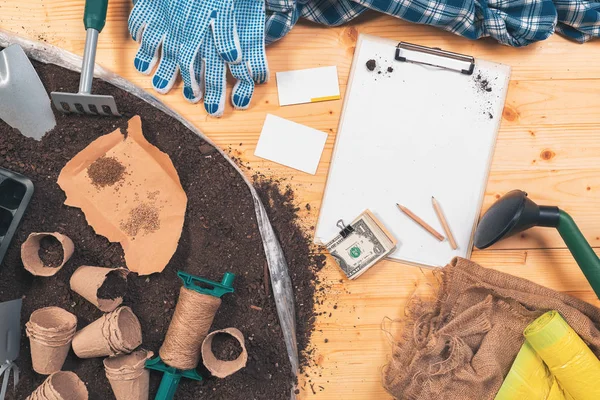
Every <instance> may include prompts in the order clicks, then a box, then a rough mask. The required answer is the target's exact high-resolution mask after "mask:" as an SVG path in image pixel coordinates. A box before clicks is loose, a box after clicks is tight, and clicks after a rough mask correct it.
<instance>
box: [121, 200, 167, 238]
mask: <svg viewBox="0 0 600 400" xmlns="http://www.w3.org/2000/svg"><path fill="white" fill-rule="evenodd" d="M121 229H122V230H123V231H124V232H125V233H126V234H128V235H129V236H131V237H135V236H137V235H138V234H139V233H140V232H141V233H152V232H156V231H157V230H158V229H160V218H159V212H158V208H156V207H155V206H153V205H150V204H148V203H142V204H140V205H139V206H137V207H135V208H133V209H132V210H131V211H130V212H129V219H128V220H127V221H123V222H121Z"/></svg>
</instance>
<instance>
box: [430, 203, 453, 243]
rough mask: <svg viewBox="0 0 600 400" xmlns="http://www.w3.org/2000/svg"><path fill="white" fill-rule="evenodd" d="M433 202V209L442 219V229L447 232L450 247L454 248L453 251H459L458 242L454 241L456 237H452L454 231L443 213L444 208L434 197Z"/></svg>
mask: <svg viewBox="0 0 600 400" xmlns="http://www.w3.org/2000/svg"><path fill="white" fill-rule="evenodd" d="M431 202H432V203H433V208H434V209H435V213H436V214H437V216H438V218H439V219H440V223H441V224H442V227H443V228H444V232H446V236H448V242H450V247H452V250H456V249H458V246H457V245H456V240H454V235H452V231H451V230H450V225H448V220H447V219H446V217H445V216H444V213H443V211H442V208H441V207H440V204H439V203H438V202H437V200H436V199H435V197H433V196H431Z"/></svg>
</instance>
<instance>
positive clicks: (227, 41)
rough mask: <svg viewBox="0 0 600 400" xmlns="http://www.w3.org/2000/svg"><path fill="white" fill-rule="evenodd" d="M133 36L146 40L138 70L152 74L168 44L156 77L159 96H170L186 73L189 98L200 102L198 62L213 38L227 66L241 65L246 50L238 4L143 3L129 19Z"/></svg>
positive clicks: (206, 0)
mask: <svg viewBox="0 0 600 400" xmlns="http://www.w3.org/2000/svg"><path fill="white" fill-rule="evenodd" d="M129 29H130V33H131V35H132V37H133V38H134V39H136V40H138V41H140V42H141V46H140V50H139V51H138V55H137V56H136V59H135V61H134V64H135V66H136V68H137V69H138V70H140V71H141V72H144V73H149V72H150V71H151V70H152V67H153V66H154V64H155V63H156V59H157V57H158V56H157V55H158V52H159V49H160V47H161V46H162V56H161V59H160V63H159V65H158V68H157V70H156V72H155V73H154V76H153V79H152V85H153V86H154V88H155V89H156V90H157V91H158V92H159V93H166V92H168V91H169V90H170V89H171V87H172V86H173V84H174V82H175V78H176V76H177V72H178V71H180V72H181V77H182V79H183V82H184V96H185V97H186V98H187V99H188V100H190V101H195V100H196V99H198V97H199V96H200V92H201V90H200V82H198V81H197V80H196V79H195V77H196V75H195V73H194V64H195V62H196V59H197V56H198V54H199V51H200V48H201V47H203V43H204V42H207V41H208V40H209V39H212V41H211V43H212V46H214V47H215V49H216V52H217V53H218V55H219V57H220V58H221V59H223V60H224V61H225V62H230V63H238V62H240V61H241V55H242V52H241V48H240V43H239V38H238V35H237V29H236V24H235V19H234V15H233V0H202V1H198V0H138V1H137V2H136V4H135V5H134V7H133V10H132V12H131V15H130V17H129Z"/></svg>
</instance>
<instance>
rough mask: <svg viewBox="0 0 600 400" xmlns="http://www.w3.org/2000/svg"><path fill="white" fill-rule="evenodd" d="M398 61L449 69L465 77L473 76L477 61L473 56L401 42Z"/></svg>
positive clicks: (398, 48)
mask: <svg viewBox="0 0 600 400" xmlns="http://www.w3.org/2000/svg"><path fill="white" fill-rule="evenodd" d="M396 60H398V61H402V62H410V63H414V64H421V65H428V66H431V67H438V68H443V69H448V70H451V71H456V72H460V73H461V74H465V75H472V74H473V70H474V69H475V59H474V58H473V57H471V56H467V55H464V54H458V53H453V52H451V51H446V50H442V49H439V48H434V47H426V46H420V45H418V44H412V43H406V42H400V43H398V46H396Z"/></svg>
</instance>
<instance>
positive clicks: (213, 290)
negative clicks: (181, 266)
mask: <svg viewBox="0 0 600 400" xmlns="http://www.w3.org/2000/svg"><path fill="white" fill-rule="evenodd" d="M177 276H179V277H180V278H181V280H182V281H183V286H184V287H185V288H186V289H190V290H193V291H195V292H198V293H202V294H207V295H209V296H214V297H221V296H223V295H224V294H227V293H233V281H234V280H235V274H232V273H231V272H225V274H224V275H223V279H222V280H221V283H218V282H214V281H211V280H208V279H204V278H200V277H199V276H195V275H190V274H187V273H185V272H183V271H179V272H177Z"/></svg>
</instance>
